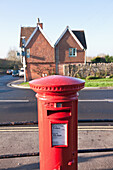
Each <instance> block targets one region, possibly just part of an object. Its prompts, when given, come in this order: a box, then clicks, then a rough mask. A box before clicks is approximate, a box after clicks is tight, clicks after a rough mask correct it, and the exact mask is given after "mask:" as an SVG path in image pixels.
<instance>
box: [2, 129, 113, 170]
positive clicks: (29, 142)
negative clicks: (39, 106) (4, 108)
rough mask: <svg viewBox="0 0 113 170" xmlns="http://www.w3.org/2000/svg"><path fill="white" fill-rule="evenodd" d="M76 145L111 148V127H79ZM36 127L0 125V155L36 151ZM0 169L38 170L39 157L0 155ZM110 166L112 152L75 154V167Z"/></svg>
mask: <svg viewBox="0 0 113 170" xmlns="http://www.w3.org/2000/svg"><path fill="white" fill-rule="evenodd" d="M78 132H79V133H78V149H88V148H92V149H94V148H111V147H112V146H113V128H112V127H109V128H108V127H104V130H103V127H96V129H95V127H92V128H91V127H87V129H86V127H85V129H84V127H79V130H78ZM38 151H39V146H38V128H37V127H23V128H22V127H15V128H14V127H7V128H6V127H5V128H4V127H2V128H0V155H6V154H20V153H33V152H38ZM0 169H1V170H5V169H7V170H14V169H16V170H33V169H34V170H39V157H37V156H36V157H25V158H8V159H0ZM105 169H106V170H112V169H113V152H109V153H108V152H106V153H104V152H103V153H82V154H78V170H105Z"/></svg>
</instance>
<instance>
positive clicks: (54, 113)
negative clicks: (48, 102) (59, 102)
mask: <svg viewBox="0 0 113 170" xmlns="http://www.w3.org/2000/svg"><path fill="white" fill-rule="evenodd" d="M47 116H48V118H66V117H70V116H71V112H70V110H47Z"/></svg>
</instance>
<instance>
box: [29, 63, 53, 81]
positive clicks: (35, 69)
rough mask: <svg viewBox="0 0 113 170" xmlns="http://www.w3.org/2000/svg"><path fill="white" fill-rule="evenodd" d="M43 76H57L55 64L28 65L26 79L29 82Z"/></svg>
mask: <svg viewBox="0 0 113 170" xmlns="http://www.w3.org/2000/svg"><path fill="white" fill-rule="evenodd" d="M43 74H47V75H53V74H55V64H38V63H35V64H27V68H26V78H27V81H29V80H32V79H36V78H40V77H42V75H43Z"/></svg>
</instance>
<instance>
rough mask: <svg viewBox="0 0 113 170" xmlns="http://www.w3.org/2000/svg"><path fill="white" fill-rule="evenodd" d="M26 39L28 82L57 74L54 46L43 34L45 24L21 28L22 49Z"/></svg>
mask: <svg viewBox="0 0 113 170" xmlns="http://www.w3.org/2000/svg"><path fill="white" fill-rule="evenodd" d="M22 37H25V51H26V66H27V67H26V78H27V80H28V81H29V80H31V79H35V78H38V77H42V76H43V75H49V74H55V58H54V45H53V44H52V43H51V42H50V40H49V39H48V38H47V36H46V35H45V33H44V32H43V24H42V23H40V22H38V23H37V26H36V27H21V39H20V47H22Z"/></svg>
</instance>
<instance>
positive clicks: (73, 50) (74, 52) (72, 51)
mask: <svg viewBox="0 0 113 170" xmlns="http://www.w3.org/2000/svg"><path fill="white" fill-rule="evenodd" d="M76 56H77V48H69V57H76Z"/></svg>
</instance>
